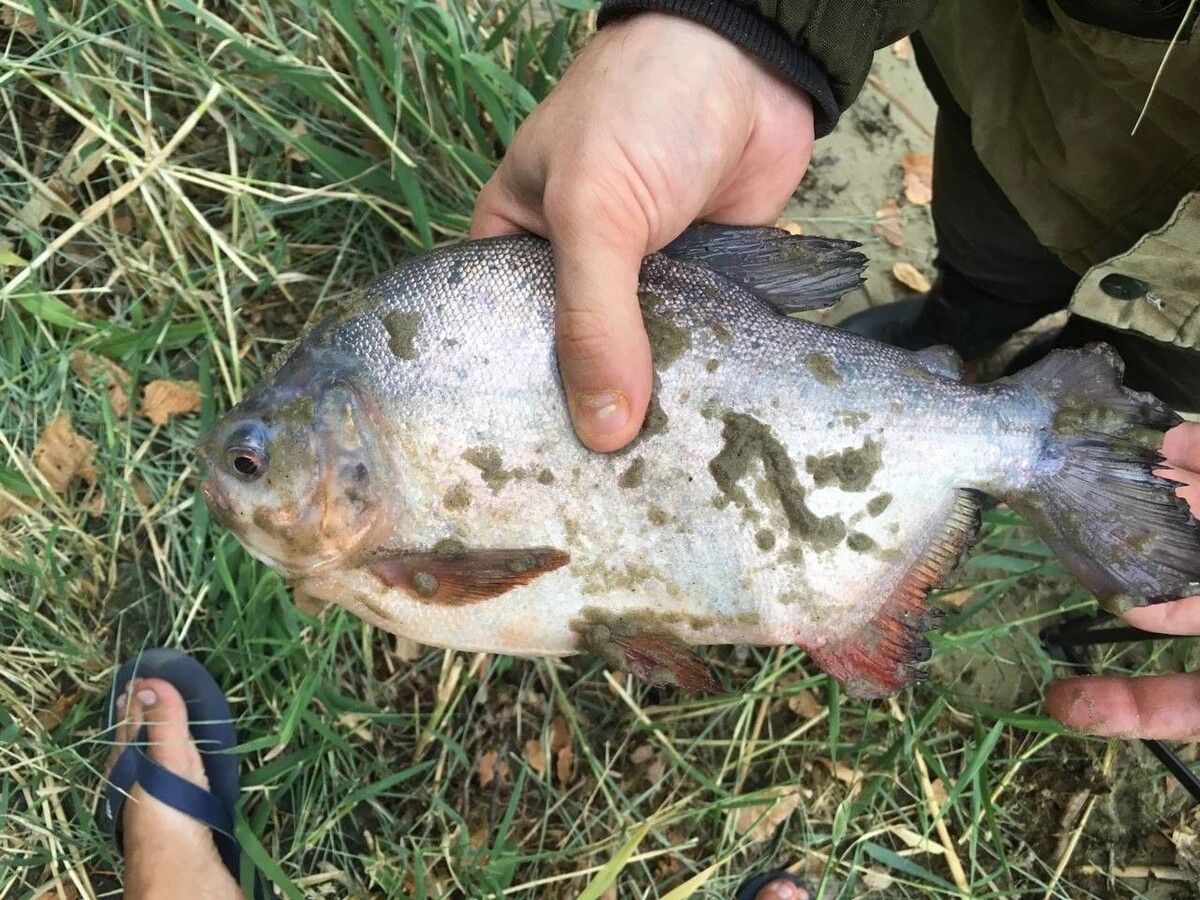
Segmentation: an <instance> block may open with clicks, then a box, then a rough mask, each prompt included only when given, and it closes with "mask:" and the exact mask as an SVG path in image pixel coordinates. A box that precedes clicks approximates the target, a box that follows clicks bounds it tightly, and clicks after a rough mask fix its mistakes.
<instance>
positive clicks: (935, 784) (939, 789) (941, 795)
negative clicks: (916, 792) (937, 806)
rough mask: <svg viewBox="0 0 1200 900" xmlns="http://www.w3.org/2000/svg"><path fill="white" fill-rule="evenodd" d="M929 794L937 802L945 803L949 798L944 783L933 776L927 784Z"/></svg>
mask: <svg viewBox="0 0 1200 900" xmlns="http://www.w3.org/2000/svg"><path fill="white" fill-rule="evenodd" d="M929 796H930V797H932V798H933V799H934V800H936V801H937V802H938V803H945V802H946V801H947V800H949V799H950V795H949V793H947V792H946V784H945V782H943V781H942V779H940V778H935V779H934V780H933V781H932V782H931V783H930V785H929Z"/></svg>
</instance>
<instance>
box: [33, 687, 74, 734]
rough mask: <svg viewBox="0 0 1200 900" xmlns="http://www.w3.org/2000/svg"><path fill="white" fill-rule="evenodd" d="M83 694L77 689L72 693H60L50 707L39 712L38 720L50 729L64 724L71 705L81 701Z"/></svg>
mask: <svg viewBox="0 0 1200 900" xmlns="http://www.w3.org/2000/svg"><path fill="white" fill-rule="evenodd" d="M82 696H83V694H82V693H80V692H79V691H75V692H74V693H70V694H59V695H58V696H57V697H56V698H54V702H52V703H51V704H50V705H49V706H48V707H46V708H45V709H44V710H42V711H41V712H39V713H38V715H37V720H38V722H39V723H40V724H41V726H42V727H43V728H45V729H46V730H47V731H50V730H52V729H54V728H57V727H58V726H59V725H61V724H62V722H63V719H65V718H66V717H67V713H68V712H70V711H71V707H72V706H74V705H75V704H76V703H77V702H79V698H80V697H82Z"/></svg>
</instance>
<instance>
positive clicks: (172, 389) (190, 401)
mask: <svg viewBox="0 0 1200 900" xmlns="http://www.w3.org/2000/svg"><path fill="white" fill-rule="evenodd" d="M197 412H200V383H199V382H196V381H161V380H160V381H152V382H150V383H149V384H148V385H146V387H145V389H144V390H143V391H142V409H141V413H142V415H143V416H145V417H146V418H147V419H149V420H150V421H151V422H153V423H154V424H155V425H166V424H167V422H168V421H169V420H170V418H171V416H178V415H183V414H186V413H197Z"/></svg>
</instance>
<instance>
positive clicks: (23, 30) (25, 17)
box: [0, 6, 38, 37]
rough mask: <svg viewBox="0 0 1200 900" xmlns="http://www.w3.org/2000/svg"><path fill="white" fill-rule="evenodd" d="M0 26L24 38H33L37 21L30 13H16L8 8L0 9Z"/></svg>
mask: <svg viewBox="0 0 1200 900" xmlns="http://www.w3.org/2000/svg"><path fill="white" fill-rule="evenodd" d="M0 26H3V27H4V28H11V29H12V30H13V31H15V32H17V33H19V34H23V35H25V37H33V35H35V34H37V30H38V24H37V19H36V18H35V17H34V15H33V14H32V13H27V12H17V11H16V10H15V9H12V8H11V7H8V6H6V7H4V8H3V9H0Z"/></svg>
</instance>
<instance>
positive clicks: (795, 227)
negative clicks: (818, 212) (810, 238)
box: [775, 219, 804, 234]
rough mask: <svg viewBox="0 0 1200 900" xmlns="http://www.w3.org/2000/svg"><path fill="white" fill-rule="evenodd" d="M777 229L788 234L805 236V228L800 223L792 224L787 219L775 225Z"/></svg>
mask: <svg viewBox="0 0 1200 900" xmlns="http://www.w3.org/2000/svg"><path fill="white" fill-rule="evenodd" d="M775 227H776V228H782V229H783V230H784V231H786V232H787V233H788V234H804V226H803V225H801V224H800V223H799V222H791V221H788V220H787V219H780V220H779V221H777V222H776V223H775Z"/></svg>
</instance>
